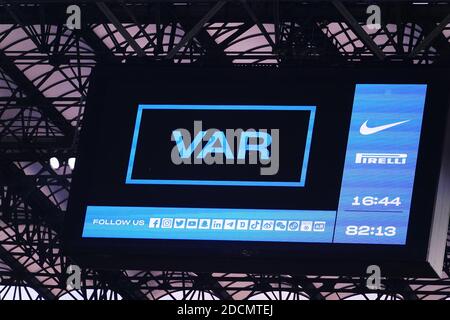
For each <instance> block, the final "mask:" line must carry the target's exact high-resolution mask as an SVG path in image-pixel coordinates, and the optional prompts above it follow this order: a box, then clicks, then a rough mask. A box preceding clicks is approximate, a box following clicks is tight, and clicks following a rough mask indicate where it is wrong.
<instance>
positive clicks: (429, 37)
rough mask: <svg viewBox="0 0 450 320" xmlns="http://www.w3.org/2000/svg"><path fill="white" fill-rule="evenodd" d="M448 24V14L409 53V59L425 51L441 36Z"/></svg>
mask: <svg viewBox="0 0 450 320" xmlns="http://www.w3.org/2000/svg"><path fill="white" fill-rule="evenodd" d="M449 23H450V13H449V14H448V15H447V16H446V17H445V18H444V19H442V21H441V22H440V23H439V24H438V25H437V26H436V27H435V28H434V29H433V30H432V31H431V32H430V33H429V34H428V35H427V36H425V38H424V39H423V40H422V41H421V42H420V43H419V44H418V45H417V46H416V47H415V48H414V50H413V51H411V53H410V55H409V56H410V58H414V57H415V56H416V55H417V54H418V53H419V52H421V51H422V50H426V49H427V48H428V47H429V46H430V45H431V43H432V42H433V40H434V39H435V38H436V37H438V36H439V35H442V30H444V28H445V27H446V26H447V24H449Z"/></svg>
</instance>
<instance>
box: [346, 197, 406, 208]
mask: <svg viewBox="0 0 450 320" xmlns="http://www.w3.org/2000/svg"><path fill="white" fill-rule="evenodd" d="M401 204H402V203H401V201H400V197H396V198H393V199H391V198H389V197H384V198H377V197H372V196H365V197H359V196H356V197H354V198H353V202H352V206H366V207H371V206H385V207H388V206H396V207H398V206H400V205H401Z"/></svg>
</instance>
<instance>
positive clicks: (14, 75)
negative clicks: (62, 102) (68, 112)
mask: <svg viewBox="0 0 450 320" xmlns="http://www.w3.org/2000/svg"><path fill="white" fill-rule="evenodd" d="M0 67H1V68H2V69H3V70H4V71H5V73H6V74H8V76H9V77H10V78H11V79H12V80H13V81H14V82H15V83H16V84H17V85H19V86H20V88H21V90H22V91H23V92H24V93H25V94H26V95H27V98H29V99H31V100H32V101H33V102H34V104H36V106H37V107H38V108H39V110H40V111H41V112H42V114H43V115H45V116H46V117H48V118H49V119H50V120H51V121H52V122H53V124H54V125H55V126H57V127H58V128H59V129H60V130H61V132H62V133H63V134H64V135H65V137H66V139H67V140H66V141H67V143H68V144H71V143H72V141H73V138H74V136H75V129H74V127H73V126H72V125H71V124H70V122H69V121H68V120H67V119H66V118H64V116H63V115H62V114H61V113H60V112H59V111H58V110H57V109H56V108H55V107H54V106H53V104H52V102H51V101H49V100H48V99H47V98H46V97H45V96H44V95H43V94H42V93H41V92H40V91H39V89H38V88H36V87H35V86H34V84H33V82H31V81H30V80H29V79H28V78H27V77H26V76H25V75H24V74H23V72H22V71H21V70H20V69H19V68H18V67H17V66H16V65H15V64H14V62H13V60H12V59H11V58H9V57H8V56H7V55H6V54H5V53H4V52H2V51H0Z"/></svg>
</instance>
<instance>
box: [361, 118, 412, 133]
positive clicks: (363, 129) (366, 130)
mask: <svg viewBox="0 0 450 320" xmlns="http://www.w3.org/2000/svg"><path fill="white" fill-rule="evenodd" d="M368 121H369V120H367V121H366V122H364V123H363V124H362V125H361V128H359V133H361V134H362V135H365V136H367V135H369V134H374V133H377V132H380V131H383V130H386V129H389V128H392V127H395V126H398V125H400V124H402V123H405V122H408V121H410V120H405V121H400V122H395V123H389V124H385V125H383V126H378V127H373V128H369V127H368V126H367V122H368Z"/></svg>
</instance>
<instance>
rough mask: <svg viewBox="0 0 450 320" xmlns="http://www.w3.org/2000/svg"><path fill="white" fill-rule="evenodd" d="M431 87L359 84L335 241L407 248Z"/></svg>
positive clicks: (351, 125)
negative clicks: (418, 158)
mask: <svg viewBox="0 0 450 320" xmlns="http://www.w3.org/2000/svg"><path fill="white" fill-rule="evenodd" d="M426 88H427V87H426V85H397V84H392V85H391V84H389V85H385V84H360V85H357V86H356V92H355V98H354V104H353V112H352V119H351V124H350V132H349V138H348V144H347V153H346V158H345V166H344V173H343V179H342V185H341V193H340V199H339V207H338V212H337V221H336V230H335V236H334V242H337V243H362V244H363V243H373V244H405V242H406V236H407V226H408V219H409V212H410V206H411V196H412V191H413V184H414V175H415V170H416V162H417V153H418V147H419V140H420V132H421V127H422V117H423V109H424V105H425V96H426Z"/></svg>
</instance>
